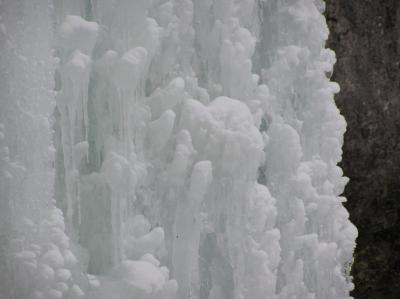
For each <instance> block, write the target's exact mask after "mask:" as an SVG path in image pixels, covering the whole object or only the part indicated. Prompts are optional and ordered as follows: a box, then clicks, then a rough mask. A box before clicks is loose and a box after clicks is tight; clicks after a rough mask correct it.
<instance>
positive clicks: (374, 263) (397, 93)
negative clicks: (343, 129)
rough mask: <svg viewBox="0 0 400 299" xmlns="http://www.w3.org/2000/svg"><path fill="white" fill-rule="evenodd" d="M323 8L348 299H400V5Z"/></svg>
mask: <svg viewBox="0 0 400 299" xmlns="http://www.w3.org/2000/svg"><path fill="white" fill-rule="evenodd" d="M326 5H327V9H326V17H327V20H328V25H329V27H330V31H331V35H330V39H329V41H328V45H327V46H328V47H330V48H332V49H333V50H335V52H336V55H337V59H338V61H337V64H336V67H335V71H334V74H333V80H334V81H336V82H338V83H339V84H340V86H341V92H340V94H338V95H337V96H336V101H337V104H338V106H339V108H340V110H341V113H342V114H343V115H344V116H345V118H346V120H347V123H348V127H347V133H346V135H345V144H344V149H343V151H344V153H343V154H344V155H343V162H342V167H343V169H344V173H345V175H347V176H348V177H349V178H350V182H349V184H348V185H347V188H346V190H345V196H346V197H347V198H348V203H347V208H348V210H349V212H350V215H351V220H352V221H353V223H354V224H355V225H356V226H357V227H358V230H359V237H358V240H357V244H358V245H357V249H356V252H355V262H354V265H353V271H352V274H353V276H354V283H355V285H356V288H355V290H354V291H353V296H354V297H355V298H356V299H365V298H385V299H391V298H393V299H394V298H400V1H398V0H383V1H379V0H351V1H349V0H327V1H326Z"/></svg>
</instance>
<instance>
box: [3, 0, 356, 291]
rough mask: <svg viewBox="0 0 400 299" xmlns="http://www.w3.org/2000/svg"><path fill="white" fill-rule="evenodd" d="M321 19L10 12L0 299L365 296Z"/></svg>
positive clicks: (86, 6) (7, 1)
mask: <svg viewBox="0 0 400 299" xmlns="http://www.w3.org/2000/svg"><path fill="white" fill-rule="evenodd" d="M323 9H324V4H323V2H322V1H321V0H54V1H50V0H42V1H31V0H3V1H0V107H1V108H0V170H1V171H0V191H1V200H0V298H1V299H17V298H18V299H77V298H85V299H147V298H149V299H150V298H152V299H175V298H176V299H189V298H192V299H206V298H209V299H261V298H268V299H269V298H271V299H294V298H297V299H330V298H332V299H333V298H335V299H339V298H340V299H344V298H349V290H350V289H351V288H352V283H351V279H350V277H349V273H348V271H349V264H350V263H351V261H352V253H353V248H354V246H355V238H356V235H357V230H356V228H355V227H354V226H353V225H352V224H351V223H350V222H349V220H348V213H347V211H346V210H345V208H344V207H343V205H342V202H343V201H344V200H345V199H344V198H343V197H341V196H340V194H341V193H342V191H343V188H344V186H345V184H346V183H347V178H345V177H343V173H342V171H341V169H340V168H339V167H338V166H337V163H338V162H339V161H340V159H341V154H342V152H341V146H342V143H343V134H344V132H345V128H346V122H345V120H344V118H343V117H342V116H341V115H340V113H339V111H338V109H337V108H336V105H335V102H334V99H333V96H334V94H335V93H337V92H338V91H339V87H338V85H337V84H336V83H333V82H330V80H329V78H327V74H328V73H331V72H332V67H333V64H334V62H335V55H334V53H333V52H332V51H331V50H329V49H325V40H326V39H327V36H328V29H327V26H326V23H325V19H324V17H323V15H322V12H323Z"/></svg>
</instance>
